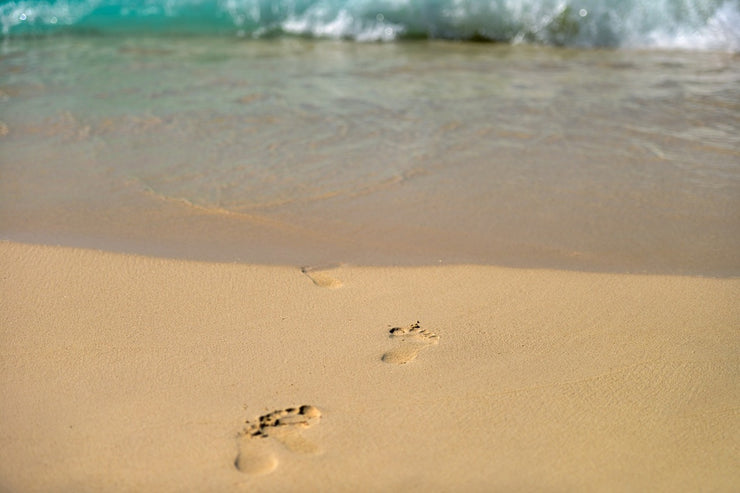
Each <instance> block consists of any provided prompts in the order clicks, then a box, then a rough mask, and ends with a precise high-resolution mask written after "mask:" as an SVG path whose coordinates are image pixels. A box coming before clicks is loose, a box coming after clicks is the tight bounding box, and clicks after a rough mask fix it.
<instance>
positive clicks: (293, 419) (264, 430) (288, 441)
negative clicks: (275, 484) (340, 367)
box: [234, 405, 321, 475]
mask: <svg viewBox="0 0 740 493" xmlns="http://www.w3.org/2000/svg"><path fill="white" fill-rule="evenodd" d="M320 419H321V411H319V410H318V409H317V408H316V407H314V406H308V405H304V406H301V407H290V408H287V409H280V410H277V411H273V412H271V413H268V414H263V415H262V416H260V417H259V418H258V419H257V420H256V421H247V422H246V425H247V426H246V427H245V428H244V430H243V431H242V432H241V433H239V437H238V444H239V454H238V455H237V456H236V459H235V460H234V466H235V467H236V468H237V469H238V470H239V471H241V472H244V473H247V474H252V475H260V474H267V473H270V472H272V471H274V470H275V468H277V466H278V459H277V454H276V451H275V443H274V441H272V440H269V438H271V437H272V438H275V440H277V441H278V442H280V443H281V444H283V445H284V446H285V447H286V448H287V449H288V450H291V451H293V452H299V453H304V454H311V453H316V452H318V451H319V448H318V447H317V446H316V445H315V444H313V443H312V442H310V441H308V440H306V439H305V438H304V437H303V436H301V434H300V430H301V429H303V428H308V427H310V426H313V425H315V424H316V423H318V422H319V420H320Z"/></svg>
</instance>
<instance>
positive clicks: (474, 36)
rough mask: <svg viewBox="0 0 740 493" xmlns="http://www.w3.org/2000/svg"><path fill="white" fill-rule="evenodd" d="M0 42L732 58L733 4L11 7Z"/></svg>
mask: <svg viewBox="0 0 740 493" xmlns="http://www.w3.org/2000/svg"><path fill="white" fill-rule="evenodd" d="M0 25H1V26H2V30H3V34H4V36H5V37H6V38H12V37H16V36H37V35H48V34H54V33H69V32H76V33H95V34H127V35H130V34H141V33H145V34H209V35H211V34H219V35H232V36H243V37H254V38H264V37H275V36H302V37H316V38H331V39H347V40H355V41H395V40H404V39H451V40H472V41H495V42H507V43H541V44H547V45H558V46H578V47H627V48H642V47H649V48H679V49H699V50H723V51H730V52H738V51H740V0H618V1H617V0H167V1H154V0H17V1H9V2H8V1H6V2H2V3H0Z"/></svg>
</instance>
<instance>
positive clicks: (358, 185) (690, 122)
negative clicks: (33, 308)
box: [0, 35, 740, 276]
mask: <svg viewBox="0 0 740 493" xmlns="http://www.w3.org/2000/svg"><path fill="white" fill-rule="evenodd" d="M738 163H740V59H739V58H738V56H737V54H733V53H727V52H724V51H720V52H711V51H695V50H681V51H666V50H648V51H646V50H640V51H637V50H630V49H621V50H596V49H573V48H555V47H547V46H541V45H531V44H529V45H513V46H512V45H506V44H486V43H460V42H444V41H429V40H417V41H406V42H394V43H357V42H346V41H335V40H315V39H304V38H292V37H281V38H277V39H256V40H255V39H242V38H238V37H235V36H220V35H213V36H198V37H193V36H170V37H164V38H163V37H162V36H89V35H65V36H42V37H33V38H23V37H21V38H17V39H9V40H6V41H5V42H4V43H3V44H2V45H0V238H2V239H12V240H18V241H30V242H37V243H50V244H63V245H72V246H84V247H97V248H104V249H108V250H116V251H125V252H134V253H143V254H150V255H163V256H174V257H186V258H193V259H204V260H220V261H245V262H269V263H281V264H289V265H315V264H323V263H335V262H349V263H355V264H437V263H440V262H442V263H449V262H454V263H483V264H499V265H513V266H530V267H531V266H536V267H556V268H568V269H578V270H608V271H620V272H662V273H689V274H707V275H720V276H728V275H734V276H737V275H739V274H740V256H739V255H738V252H740V165H739V164H738Z"/></svg>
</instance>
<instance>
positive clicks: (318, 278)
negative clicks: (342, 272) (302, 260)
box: [301, 267, 342, 289]
mask: <svg viewBox="0 0 740 493" xmlns="http://www.w3.org/2000/svg"><path fill="white" fill-rule="evenodd" d="M330 268H331V267H302V268H301V272H303V273H304V274H306V276H307V277H308V278H309V279H311V281H313V283H314V284H315V285H317V286H319V287H321V288H330V289H336V288H339V287H341V286H342V281H340V280H339V279H334V278H333V277H331V276H330V275H328V274H326V273H325V272H321V271H322V270H327V269H330Z"/></svg>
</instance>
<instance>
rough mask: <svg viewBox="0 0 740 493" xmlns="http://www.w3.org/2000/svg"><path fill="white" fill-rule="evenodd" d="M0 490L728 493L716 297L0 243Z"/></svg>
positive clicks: (637, 285) (665, 280) (727, 419)
mask: <svg viewBox="0 0 740 493" xmlns="http://www.w3.org/2000/svg"><path fill="white" fill-rule="evenodd" d="M0 272H2V276H1V277H0V347H1V348H2V349H1V353H0V354H1V357H0V361H1V363H2V371H1V372H0V374H2V379H1V380H0V393H1V394H2V395H3V396H4V397H3V399H2V403H0V416H2V419H0V450H2V456H3V460H2V461H0V489H3V490H8V491H70V490H74V491H132V490H136V491H163V492H167V491H183V490H188V491H291V490H298V489H300V490H302V491H327V490H331V491H442V490H451V489H455V490H464V491H491V490H506V491H522V490H524V491H534V490H540V491H541V490H556V491H562V490H567V491H615V490H620V491H625V490H631V491H699V490H701V491H732V490H733V489H734V488H735V487H736V485H737V484H738V482H740V474H739V473H738V470H739V469H738V467H737V465H738V463H737V449H738V436H740V434H739V433H738V431H739V429H740V417H739V415H738V408H740V394H739V393H738V387H737V384H736V382H737V380H738V377H740V375H739V372H738V368H739V366H738V354H737V349H736V348H737V345H738V326H739V324H740V309H739V308H738V304H737V300H738V299H740V281H738V280H737V279H711V278H700V277H681V276H659V275H652V276H643V275H622V274H608V273H579V272H567V271H557V270H540V269H508V268H501V267H492V266H475V265H457V266H434V267H432V266H427V267H390V268H389V267H385V268H383V267H354V266H348V265H340V266H335V267H331V266H323V267H322V266H304V268H303V269H301V268H300V267H299V266H296V267H285V266H265V265H248V264H232V263H207V262H192V261H183V260H173V259H162V258H152V257H143V256H134V255H123V254H114V253H107V252H102V251H96V250H85V249H76V248H62V247H51V246H34V245H28V244H21V243H11V242H0Z"/></svg>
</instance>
